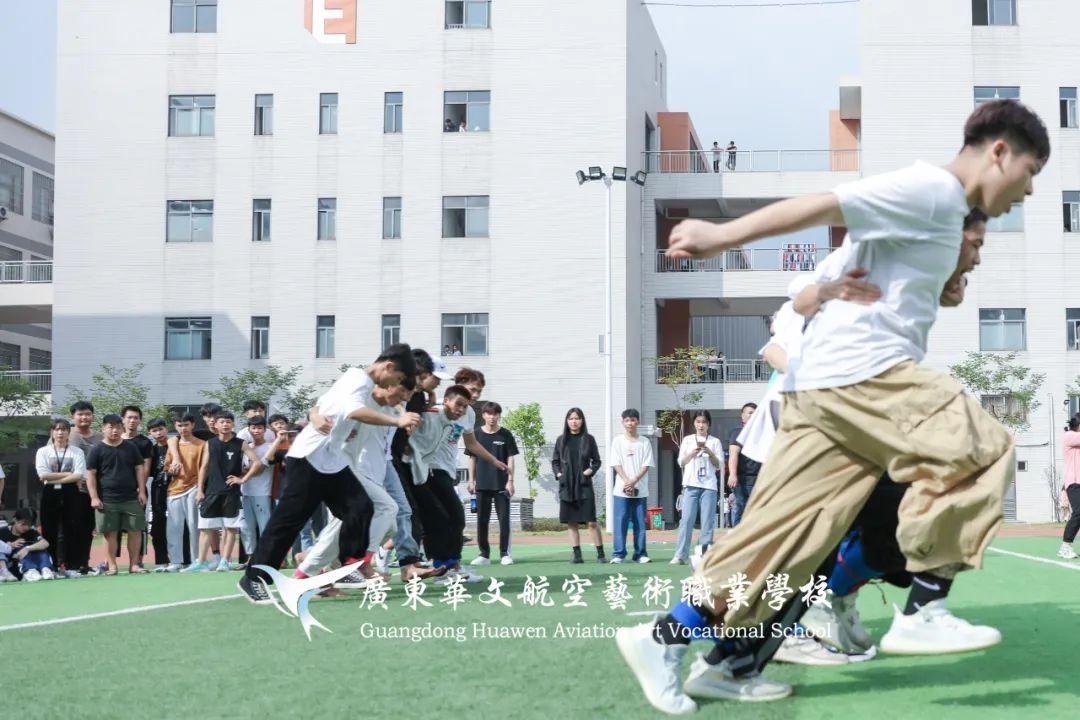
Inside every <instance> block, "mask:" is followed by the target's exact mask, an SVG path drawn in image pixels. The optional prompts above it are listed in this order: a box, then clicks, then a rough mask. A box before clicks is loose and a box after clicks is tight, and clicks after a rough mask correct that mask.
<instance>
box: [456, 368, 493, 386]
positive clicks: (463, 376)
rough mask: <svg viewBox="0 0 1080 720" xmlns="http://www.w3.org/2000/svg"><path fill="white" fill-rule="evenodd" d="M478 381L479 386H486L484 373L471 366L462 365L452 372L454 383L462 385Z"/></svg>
mask: <svg viewBox="0 0 1080 720" xmlns="http://www.w3.org/2000/svg"><path fill="white" fill-rule="evenodd" d="M470 382H478V383H480V387H487V379H486V378H484V373H482V372H480V371H479V370H476V369H473V368H471V367H463V368H461V369H460V370H458V371H457V372H456V373H454V384H455V385H464V384H465V383H470Z"/></svg>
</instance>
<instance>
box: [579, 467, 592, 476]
mask: <svg viewBox="0 0 1080 720" xmlns="http://www.w3.org/2000/svg"><path fill="white" fill-rule="evenodd" d="M581 474H582V475H584V476H585V477H592V468H589V469H587V470H586V471H585V472H583V473H581Z"/></svg>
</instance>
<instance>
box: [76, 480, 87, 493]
mask: <svg viewBox="0 0 1080 720" xmlns="http://www.w3.org/2000/svg"><path fill="white" fill-rule="evenodd" d="M75 484H76V485H77V486H78V488H79V492H81V493H84V492H86V490H87V486H86V478H79V480H78V482H76V483H75Z"/></svg>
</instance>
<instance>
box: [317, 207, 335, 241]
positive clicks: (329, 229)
mask: <svg viewBox="0 0 1080 720" xmlns="http://www.w3.org/2000/svg"><path fill="white" fill-rule="evenodd" d="M324 203H325V204H326V207H323V204H324ZM331 203H333V204H332V205H331ZM337 209H338V208H337V198H336V197H321V198H319V199H318V201H317V202H316V203H315V211H316V213H317V218H316V223H315V225H316V229H315V239H316V240H317V241H319V242H336V241H337ZM324 217H325V218H326V220H325V226H326V233H327V234H326V235H324V234H323V225H324V221H323V218H324Z"/></svg>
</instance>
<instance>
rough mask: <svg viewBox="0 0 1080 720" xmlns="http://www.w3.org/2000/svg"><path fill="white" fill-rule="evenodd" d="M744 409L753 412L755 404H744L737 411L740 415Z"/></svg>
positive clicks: (755, 407)
mask: <svg viewBox="0 0 1080 720" xmlns="http://www.w3.org/2000/svg"><path fill="white" fill-rule="evenodd" d="M746 408H753V409H754V410H757V403H746V404H745V405H743V406H742V407H741V408H740V409H739V412H740V413H741V412H742V411H743V410H745V409H746Z"/></svg>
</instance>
